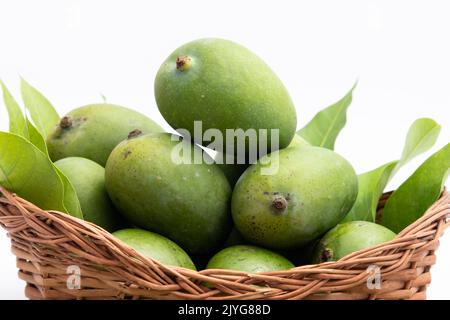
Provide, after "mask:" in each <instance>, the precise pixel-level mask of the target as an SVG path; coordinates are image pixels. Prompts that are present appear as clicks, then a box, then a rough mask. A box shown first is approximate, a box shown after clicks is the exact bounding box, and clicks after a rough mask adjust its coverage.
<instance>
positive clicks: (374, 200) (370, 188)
mask: <svg viewBox="0 0 450 320" xmlns="http://www.w3.org/2000/svg"><path fill="white" fill-rule="evenodd" d="M440 128H441V127H440V126H439V124H437V123H436V122H435V121H434V120H432V119H428V118H421V119H417V120H416V121H414V122H413V123H412V125H411V126H410V128H409V130H408V134H407V135H406V141H405V146H404V147H403V152H402V157H401V158H400V160H397V161H392V162H389V163H387V164H385V165H382V166H381V167H378V168H376V169H374V170H372V171H369V172H365V173H363V174H360V175H359V176H358V183H359V187H358V189H359V191H358V196H357V198H356V201H355V204H354V205H353V207H352V209H351V210H350V212H349V213H348V214H347V216H346V217H345V218H344V220H343V221H358V220H364V221H371V222H374V221H375V218H376V210H377V205H378V200H379V198H380V196H381V194H382V193H383V191H384V189H385V188H386V185H387V184H388V182H389V181H390V180H391V178H392V177H393V176H394V174H395V173H396V172H397V170H398V169H399V168H400V167H401V166H403V165H405V164H406V163H408V162H409V161H411V160H412V159H413V158H414V157H415V156H417V155H419V154H420V153H422V152H425V151H427V150H429V149H430V148H431V147H432V146H433V145H434V144H435V142H436V140H437V138H438V136H439V132H440Z"/></svg>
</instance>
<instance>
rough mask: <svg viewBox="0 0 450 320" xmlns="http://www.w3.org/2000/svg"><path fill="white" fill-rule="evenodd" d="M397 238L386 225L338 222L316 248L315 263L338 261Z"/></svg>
mask: <svg viewBox="0 0 450 320" xmlns="http://www.w3.org/2000/svg"><path fill="white" fill-rule="evenodd" d="M394 238H395V233H394V232H392V231H391V230H389V229H388V228H386V227H383V226H381V225H379V224H376V223H373V222H368V221H350V222H345V223H342V224H338V225H337V226H336V227H334V228H333V229H331V230H330V231H328V232H327V233H326V234H325V236H324V237H323V238H322V239H321V240H320V242H319V243H318V244H317V246H316V249H315V250H314V255H313V261H314V263H320V262H327V261H337V260H339V259H341V258H343V257H345V256H346V255H348V254H350V253H352V252H356V251H359V250H363V249H366V248H369V247H372V246H375V245H377V244H381V243H383V242H387V241H390V240H392V239H394Z"/></svg>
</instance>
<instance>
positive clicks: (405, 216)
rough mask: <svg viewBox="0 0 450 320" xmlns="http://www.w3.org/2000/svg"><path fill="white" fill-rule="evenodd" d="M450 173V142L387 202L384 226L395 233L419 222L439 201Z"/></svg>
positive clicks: (383, 220) (430, 158) (384, 211)
mask: <svg viewBox="0 0 450 320" xmlns="http://www.w3.org/2000/svg"><path fill="white" fill-rule="evenodd" d="M449 173H450V143H449V144H447V145H446V146H445V147H443V148H442V149H440V150H439V151H438V152H436V153H435V154H433V155H432V156H431V157H429V158H428V159H427V160H426V161H425V162H424V163H423V164H422V165H421V166H420V167H419V168H418V169H417V170H416V171H415V172H414V173H413V174H412V175H411V177H409V178H408V179H407V180H406V181H405V182H404V183H403V184H402V185H401V186H400V187H399V188H398V189H397V190H396V191H395V192H394V193H393V194H392V195H391V196H390V197H389V199H388V201H387V202H386V204H385V206H384V209H383V212H382V215H381V220H380V223H381V224H382V225H383V226H385V227H387V228H389V229H391V230H392V231H394V232H397V233H398V232H400V231H402V230H403V229H404V228H405V227H407V226H408V225H410V224H411V223H413V222H414V221H416V220H417V219H419V218H420V217H421V216H422V215H423V214H424V213H425V211H426V210H427V209H428V208H429V207H430V206H431V205H432V204H433V203H434V202H435V201H436V200H437V199H438V198H439V195H440V194H441V192H442V189H443V187H444V184H445V181H446V179H447V177H448V174H449Z"/></svg>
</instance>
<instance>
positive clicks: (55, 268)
mask: <svg viewBox="0 0 450 320" xmlns="http://www.w3.org/2000/svg"><path fill="white" fill-rule="evenodd" d="M388 197H389V193H387V194H384V195H383V197H382V198H381V199H380V203H379V210H381V209H382V208H383V206H384V203H385V201H386V199H387V198H388ZM449 216H450V195H449V193H448V192H446V191H444V192H443V194H442V196H441V198H440V200H439V201H437V202H436V203H435V204H434V205H433V206H432V207H431V208H430V209H429V210H428V211H427V212H426V213H425V214H424V216H423V217H421V218H420V219H419V220H418V221H416V222H415V223H413V224H412V225H410V226H409V227H407V228H406V229H405V230H403V231H402V232H401V233H400V234H399V235H398V236H397V237H396V238H395V239H394V240H392V241H390V242H387V243H384V244H381V245H378V246H375V247H372V248H369V249H366V250H362V251H359V252H356V253H353V254H350V255H348V256H346V257H344V258H343V259H341V260H339V261H337V262H327V263H321V264H317V265H308V266H301V267H297V268H294V269H291V270H287V271H277V272H268V273H260V274H247V273H243V272H237V271H231V270H202V271H199V272H195V271H192V270H187V269H183V268H176V267H170V266H165V265H163V264H161V263H159V262H157V261H154V260H152V259H148V258H146V257H144V256H142V255H141V254H139V253H137V252H136V251H134V250H133V249H131V248H130V247H128V246H127V245H125V244H123V243H122V242H120V241H119V240H117V239H116V238H114V237H113V236H112V235H111V234H109V233H108V232H106V231H105V230H103V229H101V228H99V227H97V226H96V225H93V224H91V223H89V222H86V221H82V220H79V219H77V218H73V217H71V216H69V215H67V214H64V213H60V212H55V211H50V212H47V211H43V210H41V209H39V208H38V207H36V206H35V205H33V204H31V203H29V202H27V201H25V200H23V199H21V198H20V197H18V196H16V195H14V194H12V193H10V192H8V191H6V190H4V189H2V188H0V224H1V225H2V226H3V227H4V228H5V229H6V230H7V231H8V233H9V236H10V237H11V243H12V252H13V253H14V254H15V255H16V256H17V267H18V268H19V277H20V278H21V279H22V280H24V281H26V283H27V286H26V289H25V294H26V296H27V297H28V298H30V299H223V300H225V299H282V300H288V299H351V300H360V299H425V298H426V295H425V291H426V286H427V284H429V283H430V280H431V278H430V267H431V266H432V265H433V264H434V263H435V261H436V257H435V250H436V249H437V247H438V244H439V240H438V239H439V237H440V236H441V235H442V233H443V231H444V229H445V228H446V227H447V226H448V224H449ZM374 265H375V266H377V267H378V268H379V275H380V276H381V278H380V279H381V286H368V285H367V281H368V279H369V278H370V277H371V276H373V274H372V273H371V272H369V271H368V268H370V267H371V266H374ZM73 266H77V267H76V268H79V269H78V270H80V272H81V275H80V277H79V279H81V286H80V287H79V288H76V287H75V288H73V287H72V288H71V289H69V288H70V286H68V279H69V278H70V272H69V275H68V270H71V269H70V268H73ZM205 283H208V284H209V285H208V286H205Z"/></svg>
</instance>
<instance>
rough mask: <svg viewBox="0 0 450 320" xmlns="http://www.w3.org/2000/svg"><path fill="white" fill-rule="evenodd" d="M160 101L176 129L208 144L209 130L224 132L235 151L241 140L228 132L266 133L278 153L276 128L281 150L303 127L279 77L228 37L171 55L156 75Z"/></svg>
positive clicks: (192, 45)
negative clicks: (197, 130)
mask: <svg viewBox="0 0 450 320" xmlns="http://www.w3.org/2000/svg"><path fill="white" fill-rule="evenodd" d="M155 98H156V102H157V105H158V108H159V110H160V112H161V114H162V115H163V117H164V118H165V119H166V121H167V122H168V123H169V124H170V125H171V126H172V127H173V128H174V129H176V130H179V129H185V130H187V131H188V132H189V133H190V136H191V137H193V139H194V140H195V142H197V143H200V144H203V145H205V146H207V145H208V144H209V143H210V139H208V138H207V137H204V136H203V133H206V131H207V130H209V129H218V130H219V131H220V133H221V134H222V137H223V142H224V146H229V147H234V146H235V142H236V139H235V138H233V137H229V138H228V139H227V135H226V130H227V129H238V128H239V129H242V130H243V131H247V130H248V129H255V130H257V132H258V130H260V129H265V130H269V131H268V132H267V135H268V139H267V140H268V143H267V149H268V150H271V149H272V150H275V149H276V148H275V145H272V144H271V143H270V141H271V137H272V133H271V132H270V129H275V130H278V133H279V148H284V147H287V146H288V145H289V143H290V142H291V140H292V138H293V137H294V134H295V129H296V126H297V116H296V111H295V108H294V105H293V102H292V100H291V98H290V96H289V94H288V92H287V90H286V88H285V87H284V85H283V83H282V82H281V81H280V79H279V78H278V77H277V76H276V75H275V73H274V72H273V71H272V70H271V69H270V68H269V66H267V64H266V63H265V62H264V61H263V60H261V59H260V58H259V57H257V56H256V55H255V54H254V53H253V52H251V51H250V50H248V49H246V48H244V47H243V46H241V45H239V44H237V43H234V42H231V41H228V40H223V39H214V38H208V39H199V40H195V41H192V42H189V43H187V44H185V45H183V46H181V47H179V48H178V49H176V50H175V51H174V52H173V53H172V54H170V56H169V57H168V58H167V59H166V60H165V61H164V63H163V64H162V65H161V67H160V69H159V71H158V73H157V75H156V79H155ZM195 121H201V124H202V128H201V130H200V131H201V132H200V133H202V137H197V136H195V135H194V122H195ZM180 132H181V131H180ZM182 134H184V133H182ZM257 141H258V142H257V143H259V141H260V140H259V139H258V140H257ZM247 142H248V141H247ZM258 145H259V144H257V145H256V146H258ZM216 150H218V151H221V152H227V153H231V152H229V151H226V150H220V149H216ZM228 150H231V149H228ZM248 151H249V144H248V143H246V148H245V152H246V153H248ZM234 153H235V154H237V150H235V152H234Z"/></svg>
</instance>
